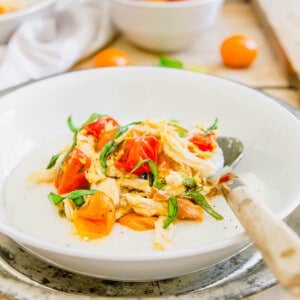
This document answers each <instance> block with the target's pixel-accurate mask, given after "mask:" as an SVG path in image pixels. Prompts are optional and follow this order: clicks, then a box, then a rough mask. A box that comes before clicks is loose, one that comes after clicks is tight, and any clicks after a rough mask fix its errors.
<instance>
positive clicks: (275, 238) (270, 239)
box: [217, 137, 300, 296]
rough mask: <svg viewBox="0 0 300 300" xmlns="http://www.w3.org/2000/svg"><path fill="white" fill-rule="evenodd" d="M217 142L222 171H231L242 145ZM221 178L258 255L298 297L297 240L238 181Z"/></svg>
mask: <svg viewBox="0 0 300 300" xmlns="http://www.w3.org/2000/svg"><path fill="white" fill-rule="evenodd" d="M217 142H218V144H219V146H220V148H221V149H222V150H223V154H224V160H225V162H224V166H225V169H226V168H229V167H231V168H233V167H234V166H235V165H236V164H237V163H238V161H239V160H240V159H241V157H242V154H243V149H244V147H243V143H242V142H241V141H239V140H238V139H235V138H232V137H219V138H218V139H217ZM225 169H223V172H224V170H225ZM226 176H227V177H226ZM221 178H222V177H221ZM223 178H225V179H226V180H224V182H222V183H219V187H220V189H221V190H222V192H223V194H224V196H225V198H226V200H227V202H228V204H229V206H230V207H231V209H232V211H233V212H234V214H235V215H236V217H237V218H238V220H239V221H240V223H241V224H242V225H243V227H244V228H245V231H246V233H247V234H248V236H249V237H250V238H251V240H252V241H253V243H254V244H255V246H256V247H257V249H258V250H259V251H260V252H261V254H262V256H263V258H264V260H265V262H266V264H267V265H268V266H269V268H270V269H271V270H272V271H273V273H274V274H275V276H276V277H277V279H278V281H279V283H280V284H281V286H282V287H284V288H287V289H288V290H290V291H292V293H293V294H294V295H298V296H299V295H300V239H299V237H298V236H297V234H296V233H295V232H294V231H293V230H292V229H290V228H289V227H288V226H287V225H286V224H285V223H284V222H283V221H281V220H279V219H278V218H277V217H275V216H274V214H272V212H271V211H270V210H269V209H268V208H266V207H265V206H264V205H263V204H262V203H261V202H260V201H257V200H256V199H255V198H254V196H253V195H252V194H251V193H250V192H249V190H248V188H247V186H246V185H245V184H244V183H243V182H242V180H241V179H240V178H238V177H237V176H236V175H234V174H232V173H227V174H226V175H224V176H223Z"/></svg>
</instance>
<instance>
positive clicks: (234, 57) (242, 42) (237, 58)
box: [220, 34, 258, 68]
mask: <svg viewBox="0 0 300 300" xmlns="http://www.w3.org/2000/svg"><path fill="white" fill-rule="evenodd" d="M220 53H221V57H222V59H223V63H224V64H225V65H226V66H227V67H230V68H247V67H249V66H250V65H251V64H252V63H253V61H254V60H255V58H256V56H257V53H258V46H257V43H256V42H255V40H253V39H252V38H250V37H247V36H245V35H242V34H236V35H232V36H229V37H228V38H226V39H225V40H224V41H223V42H222V44H221V48H220Z"/></svg>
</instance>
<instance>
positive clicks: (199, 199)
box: [182, 191, 223, 220]
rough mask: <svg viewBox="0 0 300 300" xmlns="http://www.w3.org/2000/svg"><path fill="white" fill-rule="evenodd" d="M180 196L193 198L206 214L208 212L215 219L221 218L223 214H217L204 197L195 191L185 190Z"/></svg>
mask: <svg viewBox="0 0 300 300" xmlns="http://www.w3.org/2000/svg"><path fill="white" fill-rule="evenodd" d="M182 196H185V197H190V198H192V200H194V201H195V202H196V203H197V204H198V205H199V206H201V207H202V208H203V209H204V210H205V211H206V212H207V213H208V214H210V215H211V216H212V217H213V218H215V219H216V220H223V216H221V215H220V214H218V213H217V212H216V211H215V210H214V209H213V208H212V207H211V206H210V205H209V203H208V202H207V200H206V198H205V197H204V196H203V195H202V194H200V193H198V192H196V191H187V192H184V193H183V194H182Z"/></svg>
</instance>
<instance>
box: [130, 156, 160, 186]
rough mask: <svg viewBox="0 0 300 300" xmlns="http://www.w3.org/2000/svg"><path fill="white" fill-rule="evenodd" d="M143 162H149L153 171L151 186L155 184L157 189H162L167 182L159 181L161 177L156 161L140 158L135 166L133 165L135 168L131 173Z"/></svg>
mask: <svg viewBox="0 0 300 300" xmlns="http://www.w3.org/2000/svg"><path fill="white" fill-rule="evenodd" d="M143 164H148V166H149V167H150V170H151V173H152V175H153V180H151V181H150V183H149V185H150V186H154V187H156V188H157V189H159V190H160V189H161V188H163V187H164V186H165V182H159V177H158V168H157V165H156V163H155V162H154V161H153V160H151V159H144V160H140V161H138V162H137V163H136V164H135V166H134V167H133V169H132V170H131V172H130V173H133V172H135V171H136V170H137V169H138V168H139V167H140V166H141V165H143Z"/></svg>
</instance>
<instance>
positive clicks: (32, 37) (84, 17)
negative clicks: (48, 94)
mask: <svg viewBox="0 0 300 300" xmlns="http://www.w3.org/2000/svg"><path fill="white" fill-rule="evenodd" d="M109 2H110V0H63V1H62V0H59V1H58V2H57V6H56V7H55V10H54V13H53V14H52V15H51V16H49V17H48V18H46V19H45V18H43V19H35V20H30V21H26V22H25V23H23V24H22V25H21V26H20V27H19V28H18V29H17V31H15V33H14V34H13V36H12V38H11V39H10V41H9V43H8V45H7V46H2V47H1V48H0V90H2V89H5V88H9V87H12V86H14V85H17V84H21V83H24V82H26V81H29V80H32V79H40V78H43V77H47V76H51V75H54V74H59V73H62V72H65V71H67V70H69V69H70V68H71V67H72V66H73V65H74V64H75V63H76V62H77V61H79V60H81V59H83V58H85V57H87V56H88V55H91V54H92V53H94V52H95V51H97V50H99V49H101V48H103V47H104V46H105V45H106V44H107V43H108V42H109V41H110V40H111V39H112V38H113V36H114V35H115V33H116V30H115V28H114V26H113V25H112V23H111V18H110V12H109Z"/></svg>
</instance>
